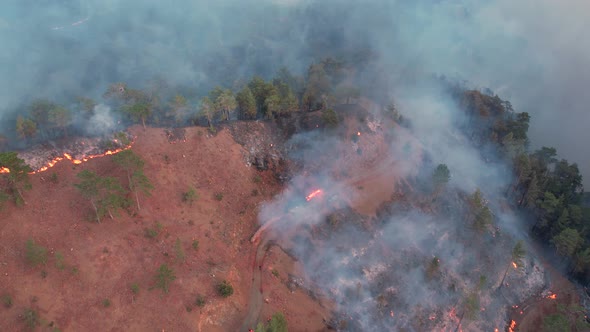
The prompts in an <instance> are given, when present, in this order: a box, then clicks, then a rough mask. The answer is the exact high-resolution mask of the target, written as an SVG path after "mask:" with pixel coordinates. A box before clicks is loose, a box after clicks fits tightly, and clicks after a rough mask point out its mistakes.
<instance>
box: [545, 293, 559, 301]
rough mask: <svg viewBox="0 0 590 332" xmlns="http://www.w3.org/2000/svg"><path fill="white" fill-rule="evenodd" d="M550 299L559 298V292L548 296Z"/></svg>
mask: <svg viewBox="0 0 590 332" xmlns="http://www.w3.org/2000/svg"><path fill="white" fill-rule="evenodd" d="M547 298H548V299H551V300H555V299H556V298H557V294H551V295H549V296H547Z"/></svg>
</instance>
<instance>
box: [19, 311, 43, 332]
mask: <svg viewBox="0 0 590 332" xmlns="http://www.w3.org/2000/svg"><path fill="white" fill-rule="evenodd" d="M23 320H24V321H25V325H26V326H27V327H28V328H29V329H31V330H32V329H34V328H35V327H37V326H38V325H39V324H40V319H39V313H38V312H37V310H35V309H33V308H26V309H25V311H24V312H23Z"/></svg>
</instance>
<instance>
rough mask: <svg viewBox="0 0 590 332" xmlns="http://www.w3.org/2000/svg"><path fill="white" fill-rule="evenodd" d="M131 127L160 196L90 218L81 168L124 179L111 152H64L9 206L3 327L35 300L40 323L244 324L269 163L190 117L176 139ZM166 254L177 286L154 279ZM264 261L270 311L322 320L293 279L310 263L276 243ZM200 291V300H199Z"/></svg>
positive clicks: (271, 191)
mask: <svg viewBox="0 0 590 332" xmlns="http://www.w3.org/2000/svg"><path fill="white" fill-rule="evenodd" d="M259 127H260V128H261V130H262V131H263V130H264V127H265V126H264V125H263V124H260V126H259ZM130 132H131V133H132V134H133V135H134V136H136V139H135V144H134V145H133V147H132V150H133V151H134V152H135V153H137V154H138V155H139V156H140V157H141V158H143V159H144V160H145V174H146V175H147V176H148V178H149V179H150V180H151V181H152V183H153V186H154V189H153V191H152V194H151V196H149V197H144V196H142V197H141V210H139V211H133V212H132V214H128V213H125V212H123V213H121V214H120V215H118V216H115V218H114V220H111V219H109V218H105V219H104V220H103V221H102V222H101V223H100V224H97V223H96V222H93V220H92V208H91V206H90V204H89V202H88V200H86V199H84V198H83V197H81V196H80V194H79V192H78V191H77V189H76V188H75V187H74V186H73V184H74V183H76V182H78V179H77V178H76V174H77V173H78V172H80V171H81V170H84V169H88V170H95V171H96V172H98V173H99V174H100V175H109V176H116V177H118V178H120V179H121V180H122V181H124V178H125V176H124V173H123V172H122V171H121V170H120V169H119V168H118V167H117V166H116V165H115V164H114V163H113V161H112V157H110V156H107V157H103V158H96V159H93V160H90V161H88V162H85V163H83V164H81V165H73V164H71V163H69V162H67V161H63V162H60V163H58V164H57V165H56V166H54V167H53V168H51V169H50V170H48V171H46V172H43V173H39V174H35V175H32V176H31V180H32V186H33V189H32V190H31V191H29V192H27V193H26V195H25V198H26V204H25V205H24V206H23V207H20V208H18V207H15V206H12V205H9V206H7V207H6V209H5V211H3V215H2V216H3V217H2V222H1V223H0V234H1V237H2V239H3V241H2V243H1V244H0V257H2V262H1V264H0V269H1V271H0V272H1V275H2V282H1V283H0V285H1V286H0V295H8V296H10V298H11V299H12V306H11V307H10V308H1V309H0V330H2V331H14V330H20V329H23V328H24V327H25V322H24V321H23V319H24V317H23V313H24V310H25V308H32V309H34V310H36V311H37V312H38V314H39V317H40V321H41V325H42V329H41V330H48V331H49V330H52V329H51V328H50V327H55V328H59V329H60V330H61V331H82V330H86V331H89V330H93V331H132V330H134V331H149V330H157V331H183V330H184V331H186V330H193V331H195V330H196V331H231V330H233V331H235V330H237V328H238V326H239V325H240V324H241V323H242V319H243V318H244V316H245V315H246V311H247V307H248V294H249V292H250V287H251V284H252V282H251V278H252V273H253V269H254V268H255V267H254V255H255V252H256V246H254V245H252V244H251V243H250V242H249V238H250V236H251V235H252V233H253V232H254V231H255V229H256V228H257V213H258V206H259V205H260V204H261V203H262V202H263V201H265V200H267V199H269V198H270V197H272V196H273V195H275V194H276V193H277V192H279V191H280V190H281V186H280V185H279V184H278V183H277V180H276V179H275V177H274V176H273V174H272V171H270V170H269V171H258V170H256V168H255V167H252V166H248V165H247V158H246V154H247V153H246V151H245V150H244V148H243V147H242V146H240V145H239V144H237V143H236V142H235V141H234V139H233V138H232V136H231V135H230V133H229V130H227V129H224V130H221V131H220V132H219V133H217V134H216V135H211V134H209V133H208V131H207V130H206V129H203V128H197V127H191V128H186V131H185V138H186V140H185V141H182V140H180V141H179V142H177V143H175V144H171V143H170V142H169V139H168V136H167V135H166V133H165V131H164V130H163V129H158V128H147V129H142V128H139V127H135V128H132V129H131V130H130ZM53 173H55V174H56V177H57V179H55V178H54V176H53V175H52V174H53ZM53 180H55V181H53ZM191 186H192V187H194V188H195V189H196V192H197V194H198V199H197V200H196V201H195V202H194V203H193V204H189V203H186V202H183V201H182V193H183V192H186V191H188V190H189V189H190V187H191ZM221 195H222V196H221ZM131 210H133V209H131ZM156 224H160V225H161V229H160V230H159V231H158V234H157V235H156V236H155V237H153V238H150V237H148V235H147V233H146V229H152V230H157V228H158V226H156ZM27 239H33V240H34V241H35V243H37V244H38V245H41V246H43V247H46V248H47V249H48V260H47V262H46V264H44V265H43V264H42V265H41V266H39V267H32V266H30V264H27V262H26V259H25V243H26V241H27ZM177 239H179V240H180V243H181V246H182V249H181V251H183V252H184V256H185V257H184V259H180V258H179V257H178V251H179V249H178V248H177V244H176V243H177ZM195 240H196V241H198V250H194V248H193V247H192V243H193V242H194V241H195ZM59 256H62V257H63V260H62V259H61V258H58V257H59ZM181 256H182V255H181ZM163 263H166V264H168V266H170V267H171V268H172V269H173V270H174V271H175V274H176V280H174V281H173V282H172V284H171V285H170V289H169V294H165V293H164V292H163V291H162V290H160V289H151V290H150V288H151V287H152V286H153V285H154V276H155V274H156V270H157V269H158V267H159V266H160V265H161V264H163ZM267 266H268V268H267ZM264 267H265V269H264V271H263V274H262V283H263V285H264V297H265V299H267V301H265V303H264V305H263V307H262V315H261V319H264V317H270V315H272V314H273V313H275V312H283V313H285V316H286V318H287V320H288V322H289V325H290V326H298V328H297V330H302V331H304V330H308V331H317V330H320V329H322V327H323V322H322V319H323V318H324V317H326V316H327V315H328V313H327V310H328V309H327V308H326V307H323V306H322V305H320V304H319V303H318V302H317V301H315V300H314V299H312V298H310V296H309V295H307V293H306V292H305V291H302V290H293V292H291V291H290V290H289V289H288V288H287V287H286V286H285V283H286V282H287V276H288V275H293V276H300V274H301V272H300V271H299V270H298V268H297V264H296V263H295V262H294V260H293V259H292V258H290V257H289V256H288V255H286V254H285V253H283V252H282V251H281V250H280V249H278V247H274V248H273V249H272V250H271V252H270V253H269V254H268V256H267V257H266V259H265V261H264ZM256 269H258V268H256ZM275 270H276V271H277V272H275V273H276V274H278V277H275V276H274V275H273V273H272V272H273V271H275ZM222 280H227V281H228V282H230V283H231V284H232V285H233V287H234V294H233V295H232V296H231V297H229V298H222V297H220V296H219V295H218V294H217V291H216V288H215V286H216V285H217V284H218V283H219V282H221V281H222ZM132 284H137V286H138V287H139V291H138V292H137V294H134V292H133V291H132V287H131V285H132ZM199 296H200V298H201V299H202V300H204V304H203V303H199V305H202V306H199V305H197V304H196V301H197V298H198V297H199ZM106 300H108V302H107V301H106Z"/></svg>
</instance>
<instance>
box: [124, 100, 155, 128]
mask: <svg viewBox="0 0 590 332" xmlns="http://www.w3.org/2000/svg"><path fill="white" fill-rule="evenodd" d="M122 110H123V112H124V113H125V114H127V115H128V116H129V117H130V118H131V119H132V120H133V121H135V122H141V124H142V125H143V128H145V127H146V126H145V122H146V120H147V119H148V117H149V116H150V115H151V114H152V107H151V105H150V104H149V103H148V102H144V101H141V102H136V103H133V104H129V105H125V106H123V108H122Z"/></svg>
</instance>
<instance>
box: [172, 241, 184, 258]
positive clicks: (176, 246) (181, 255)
mask: <svg viewBox="0 0 590 332" xmlns="http://www.w3.org/2000/svg"><path fill="white" fill-rule="evenodd" d="M174 251H175V252H176V260H177V261H178V262H179V263H182V262H184V258H185V254H184V248H183V247H182V241H180V239H179V238H177V239H176V243H174Z"/></svg>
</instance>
